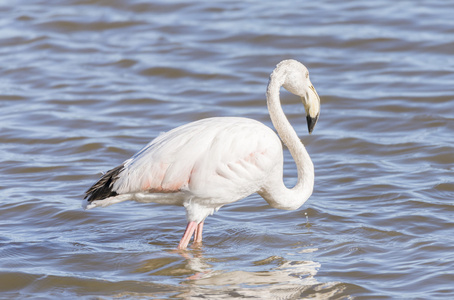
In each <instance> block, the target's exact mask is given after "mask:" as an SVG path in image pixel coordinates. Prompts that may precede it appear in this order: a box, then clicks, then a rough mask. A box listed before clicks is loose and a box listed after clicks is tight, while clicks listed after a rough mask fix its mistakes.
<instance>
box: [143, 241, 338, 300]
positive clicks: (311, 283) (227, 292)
mask: <svg viewBox="0 0 454 300" xmlns="http://www.w3.org/2000/svg"><path fill="white" fill-rule="evenodd" d="M316 250H318V249H315V248H312V249H304V250H302V251H300V253H309V252H314V251H316ZM169 254H171V255H172V256H171V257H166V258H163V257H159V258H153V259H149V260H147V261H145V262H144V263H143V264H142V265H141V266H140V267H139V268H138V269H137V270H136V272H143V273H149V274H150V275H155V276H156V275H158V276H182V278H183V280H182V281H181V285H180V286H179V287H178V289H176V290H178V295H177V296H178V297H181V298H183V299H192V298H200V297H202V298H204V297H216V299H226V298H236V297H239V298H242V297H247V298H256V299H275V298H285V299H293V298H295V299H299V298H300V297H302V296H303V295H304V294H305V293H311V295H314V293H315V294H317V293H322V294H323V297H330V296H333V295H337V294H339V293H341V292H343V291H344V290H345V288H346V286H345V285H343V284H339V283H320V282H318V281H317V279H316V278H315V276H316V274H317V272H318V270H319V269H320V266H321V265H320V263H318V262H314V261H297V260H286V259H285V258H283V257H280V256H270V257H268V258H266V259H263V260H259V261H255V262H254V263H253V264H254V265H255V266H260V267H262V266H266V265H268V267H269V270H268V271H240V270H233V271H231V270H219V269H214V268H213V264H214V263H219V261H213V259H212V258H205V257H204V255H203V251H202V250H201V249H196V250H191V251H171V252H169ZM177 256H179V257H180V259H178V258H177ZM260 269H261V270H263V269H266V268H260Z"/></svg>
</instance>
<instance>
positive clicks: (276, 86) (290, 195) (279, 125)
mask: <svg viewBox="0 0 454 300" xmlns="http://www.w3.org/2000/svg"><path fill="white" fill-rule="evenodd" d="M284 81H285V72H279V70H278V69H277V70H275V71H274V72H273V73H272V74H271V76H270V81H269V83H268V89H267V92H266V98H267V104H268V110H269V113H270V117H271V122H272V123H273V125H274V127H275V128H276V130H277V133H278V134H279V137H280V138H281V139H282V141H283V142H284V144H285V145H286V146H287V148H288V149H289V151H290V154H291V155H292V157H293V159H294V160H295V163H296V167H297V170H298V181H297V183H296V185H295V186H294V187H293V188H292V189H288V188H287V187H286V186H285V185H284V183H283V179H282V172H280V173H281V174H279V177H280V178H275V180H274V182H273V184H272V185H271V186H269V187H267V188H265V189H264V191H263V192H261V193H260V194H261V195H262V197H263V198H265V200H266V201H267V202H268V203H269V204H270V205H271V206H272V207H275V208H280V209H289V210H293V209H297V208H298V207H300V206H301V205H303V204H304V202H306V200H307V199H308V198H309V196H310V195H311V194H312V190H313V187H314V165H313V163H312V161H311V159H310V157H309V154H308V153H307V151H306V148H305V147H304V145H303V144H302V143H301V141H300V139H299V137H298V135H297V134H296V132H295V130H294V129H293V127H292V126H291V125H290V123H289V121H288V119H287V117H286V116H285V114H284V111H283V110H282V106H281V101H280V97H279V90H280V88H281V86H282V85H283V83H284Z"/></svg>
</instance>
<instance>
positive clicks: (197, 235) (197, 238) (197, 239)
mask: <svg viewBox="0 0 454 300" xmlns="http://www.w3.org/2000/svg"><path fill="white" fill-rule="evenodd" d="M202 231H203V221H202V222H200V223H199V225H197V228H196V229H195V234H194V243H201V242H202Z"/></svg>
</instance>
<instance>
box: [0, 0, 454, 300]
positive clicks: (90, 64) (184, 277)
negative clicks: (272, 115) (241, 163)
mask: <svg viewBox="0 0 454 300" xmlns="http://www.w3.org/2000/svg"><path fill="white" fill-rule="evenodd" d="M0 14H1V18H0V20H1V21H0V24H1V26H0V45H1V47H0V54H1V57H2V60H1V63H0V105H1V110H0V111H1V112H0V126H1V131H0V153H1V157H2V160H1V164H0V166H1V170H2V171H1V173H0V190H1V198H0V199H1V200H0V258H1V259H0V292H1V294H0V295H1V298H4V299H8V298H9V299H12V298H45V299H49V298H50V299H52V298H55V299H61V298H62V297H65V298H74V297H78V298H82V299H84V298H86V299H92V298H97V297H99V298H101V299H104V298H160V299H193V298H194V299H195V298H201V297H206V298H213V299H231V298H244V297H250V298H255V299H267V298H279V299H301V298H319V299H391V298H393V299H399V298H400V299H402V298H406V299H408V298H410V299H411V298H418V299H448V298H451V297H454V287H453V284H452V283H453V282H454V271H453V270H454V254H453V251H452V249H453V247H454V238H453V236H454V235H453V234H452V233H453V229H454V221H453V213H454V206H453V204H454V202H453V198H454V183H453V163H454V149H453V143H454V135H453V132H454V106H453V104H452V103H453V100H454V85H453V82H454V75H453V70H454V58H453V55H452V49H454V48H453V47H454V19H453V18H452V15H453V14H454V9H453V8H452V5H451V4H450V3H449V2H446V1H441V0H440V1H430V2H429V1H419V2H417V3H415V2H414V1H399V2H395V1H389V0H378V1H374V2H364V1H349V2H345V3H344V2H338V1H328V0H325V1H318V2H311V3H304V2H302V3H299V4H296V3H295V2H294V1H279V2H275V1H260V2H256V1H241V2H235V1H234V2H232V1H216V2H207V3H205V2H198V1H153V2H152V3H151V2H150V3H149V2H145V1H127V3H126V2H122V1H101V0H99V1H76V0H74V1H65V2H64V3H63V2H61V1H53V3H49V2H48V1H15V2H11V3H6V2H4V3H2V4H1V6H0ZM286 58H294V59H297V60H300V61H302V62H303V63H304V64H305V65H306V66H308V68H309V69H310V72H311V79H312V82H313V83H314V85H315V87H316V89H317V91H318V92H319V94H320V96H321V99H322V108H321V109H322V111H321V116H320V120H319V122H318V123H317V126H316V128H315V130H314V132H313V134H312V135H310V136H309V135H308V134H307V125H306V124H305V116H304V108H303V106H302V105H301V102H300V100H299V99H297V98H296V97H294V96H292V95H290V94H289V93H286V92H282V98H283V103H284V110H285V111H286V113H287V115H288V117H289V120H290V122H291V123H292V124H293V125H294V127H295V129H296V131H297V132H298V133H299V135H300V136H301V139H302V141H303V142H304V144H305V145H306V147H307V149H308V152H309V154H310V155H311V157H312V160H313V162H314V165H315V172H316V181H315V188H314V193H313V195H312V196H311V198H310V199H309V201H308V202H306V204H305V205H304V206H303V207H302V208H300V209H299V210H296V211H280V210H276V209H272V208H270V207H269V206H268V205H267V203H266V202H265V201H263V200H262V199H261V198H260V196H258V195H251V196H250V197H248V198H246V199H244V200H242V201H240V202H237V203H235V204H232V205H228V206H226V207H223V208H222V209H221V210H220V211H219V212H218V213H217V214H215V215H214V216H211V217H209V218H208V219H207V221H206V225H205V230H204V231H205V232H204V233H205V234H204V244H203V246H202V247H201V248H197V249H190V250H188V251H187V252H176V251H175V250H174V249H175V247H176V245H177V242H178V240H179V239H180V237H181V235H182V233H183V230H184V227H185V223H186V220H185V213H184V210H183V209H182V208H178V207H168V206H160V205H156V204H138V203H127V202H126V203H121V204H117V205H114V206H111V207H108V208H105V209H95V210H90V211H84V210H83V209H82V208H81V203H82V197H83V193H84V192H85V190H86V189H87V188H88V187H89V186H90V185H91V184H93V182H94V181H95V180H96V179H97V178H98V176H99V174H100V172H102V171H107V170H108V169H110V168H112V167H114V166H116V165H118V164H119V163H121V162H122V161H123V160H125V159H127V158H129V157H130V156H131V155H132V154H134V153H135V152H136V151H138V150H139V149H140V148H141V147H142V146H143V145H145V144H146V143H147V142H148V141H149V140H151V139H152V138H153V137H155V136H157V135H158V134H159V133H160V132H164V131H168V130H170V129H171V128H174V127H175V126H178V125H181V124H184V123H187V122H190V121H195V120H199V119H201V118H205V117H213V116H242V117H250V118H254V119H257V120H259V121H261V122H263V123H265V124H267V125H269V126H271V123H270V120H269V116H268V112H267V110H266V105H265V88H266V84H267V81H268V76H269V74H270V72H271V71H272V70H273V68H274V66H275V65H276V64H277V63H278V62H279V61H281V60H282V59H286ZM285 159H286V161H285V172H284V181H285V183H286V184H287V185H288V186H292V185H293V184H295V182H296V169H295V166H294V164H293V161H292V159H291V156H290V155H289V153H287V152H286V154H285Z"/></svg>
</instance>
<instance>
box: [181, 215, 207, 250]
mask: <svg viewBox="0 0 454 300" xmlns="http://www.w3.org/2000/svg"><path fill="white" fill-rule="evenodd" d="M202 231H203V221H202V222H200V223H199V224H197V223H196V222H194V221H193V222H189V223H188V225H187V226H186V230H185V231H184V234H183V237H182V238H181V240H180V243H179V244H178V248H177V249H179V250H183V249H186V248H187V247H188V244H189V241H190V240H191V238H192V235H194V244H199V243H202Z"/></svg>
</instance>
